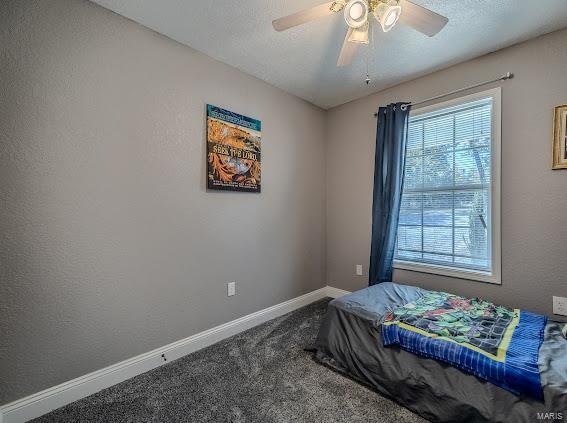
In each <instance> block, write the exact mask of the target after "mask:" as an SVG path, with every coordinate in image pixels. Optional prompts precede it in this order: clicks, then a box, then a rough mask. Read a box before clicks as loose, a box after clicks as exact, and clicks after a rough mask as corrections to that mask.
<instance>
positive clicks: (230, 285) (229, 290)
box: [226, 282, 236, 297]
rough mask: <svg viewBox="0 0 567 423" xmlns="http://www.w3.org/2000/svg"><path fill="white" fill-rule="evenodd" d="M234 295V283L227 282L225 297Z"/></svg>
mask: <svg viewBox="0 0 567 423" xmlns="http://www.w3.org/2000/svg"><path fill="white" fill-rule="evenodd" d="M235 294H236V282H229V283H227V284H226V295H228V296H229V297H232V296H233V295H235Z"/></svg>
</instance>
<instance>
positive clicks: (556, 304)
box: [553, 297, 567, 316]
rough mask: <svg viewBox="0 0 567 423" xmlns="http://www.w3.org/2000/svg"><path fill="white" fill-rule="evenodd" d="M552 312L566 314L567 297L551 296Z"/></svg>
mask: <svg viewBox="0 0 567 423" xmlns="http://www.w3.org/2000/svg"><path fill="white" fill-rule="evenodd" d="M553 314H560V315H561V316H567V298H565V297H553Z"/></svg>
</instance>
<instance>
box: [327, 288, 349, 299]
mask: <svg viewBox="0 0 567 423" xmlns="http://www.w3.org/2000/svg"><path fill="white" fill-rule="evenodd" d="M347 294H350V291H345V290H344V289H339V288H333V287H332V286H327V297H331V298H339V297H342V296H343V295H347Z"/></svg>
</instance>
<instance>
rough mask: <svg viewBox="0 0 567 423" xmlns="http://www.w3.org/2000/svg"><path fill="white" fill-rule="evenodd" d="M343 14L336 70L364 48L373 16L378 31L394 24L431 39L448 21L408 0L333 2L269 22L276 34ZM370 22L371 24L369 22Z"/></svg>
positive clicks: (385, 29) (385, 30)
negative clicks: (362, 46) (335, 14)
mask: <svg viewBox="0 0 567 423" xmlns="http://www.w3.org/2000/svg"><path fill="white" fill-rule="evenodd" d="M341 11H343V13H344V18H345V21H346V24H347V25H348V28H347V33H346V36H345V40H344V42H343V47H342V48H341V52H340V54H339V60H338V61H337V66H345V65H348V64H349V63H350V62H351V61H352V58H353V56H354V54H355V53H356V49H357V47H358V46H359V45H360V44H368V42H369V37H368V32H369V27H370V23H371V21H372V19H370V18H369V15H372V16H374V18H375V19H376V21H377V23H379V24H380V27H381V28H382V31H384V32H388V31H390V30H391V29H392V28H393V27H394V26H395V25H396V24H397V23H398V21H400V22H402V23H403V24H406V25H408V26H410V27H412V28H413V29H415V30H417V31H419V32H421V33H423V34H425V35H427V36H429V37H433V36H434V35H436V34H437V33H438V32H439V31H441V30H442V29H443V27H444V26H445V25H446V24H447V22H448V21H449V19H447V18H446V17H445V16H441V15H439V14H438V13H435V12H433V11H432V10H429V9H426V8H425V7H422V6H419V5H417V4H415V3H412V2H411V1H409V0H348V1H347V0H336V1H330V2H327V3H323V4H320V5H319V6H315V7H312V8H310V9H305V10H302V11H301V12H297V13H294V14H292V15H289V16H285V17H283V18H280V19H276V20H275V21H273V22H272V25H273V26H274V29H275V30H276V31H285V30H286V29H289V28H293V27H294V26H298V25H301V24H304V23H306V22H309V21H313V20H315V19H319V18H324V17H325V16H330V15H332V14H334V13H339V12H341ZM372 22H373V21H372Z"/></svg>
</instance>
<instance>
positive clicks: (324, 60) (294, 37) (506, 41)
mask: <svg viewBox="0 0 567 423" xmlns="http://www.w3.org/2000/svg"><path fill="white" fill-rule="evenodd" d="M93 1H95V2H96V3H98V4H100V5H102V6H104V7H106V8H108V9H110V10H113V11H115V12H117V13H119V14H121V15H123V16H126V17H127V18H130V19H132V20H134V21H136V22H139V23H140V24H142V25H144V26H147V27H149V28H151V29H153V30H155V31H157V32H159V33H162V34H164V35H167V36H168V37H170V38H172V39H174V40H177V41H179V42H181V43H184V44H186V45H188V46H190V47H193V48H194V49H196V50H199V51H201V52H203V53H205V54H207V55H208V56H211V57H213V58H215V59H217V60H219V61H221V62H224V63H227V64H229V65H231V66H234V67H236V68H238V69H240V70H242V71H244V72H246V73H248V74H251V75H254V76H256V77H258V78H260V79H262V80H264V81H266V82H268V83H270V84H272V85H275V86H277V87H280V88H282V89H283V90H285V91H287V92H289V93H292V94H295V95H296V96H298V97H301V98H303V99H305V100H307V101H310V102H312V103H314V104H316V105H318V106H320V107H323V108H330V107H333V106H337V105H339V104H342V103H346V102H347V101H350V100H354V99H356V98H360V97H363V96H365V95H368V94H370V93H373V92H376V91H379V90H382V89H384V88H387V87H390V86H393V85H395V84H398V83H400V82H402V81H406V80H409V79H412V78H415V77H418V76H421V75H424V74H427V73H429V72H432V71H434V70H438V69H441V68H444V67H447V66H449V65H452V64H456V63H459V62H462V61H465V60H468V59H471V58H474V57H478V56H480V55H483V54H486V53H489V52H492V51H495V50H498V49H501V48H503V47H506V46H509V45H512V44H515V43H517V42H520V41H524V40H528V39H530V38H533V37H536V36H538V35H541V34H545V33H548V32H552V31H555V30H558V29H561V28H565V27H567V0H545V1H536V0H414V2H415V3H417V4H420V5H422V6H426V7H428V8H430V9H432V10H434V11H436V12H438V13H441V14H443V15H445V16H447V17H448V18H449V23H448V24H447V26H446V27H445V28H444V29H443V30H442V31H441V32H440V33H439V34H438V35H437V36H435V37H434V38H428V37H426V36H424V35H422V34H420V33H418V32H416V31H414V30H412V29H410V28H407V27H403V26H402V25H397V26H396V27H395V28H394V29H393V30H392V31H390V32H388V33H386V34H385V33H382V32H381V31H378V28H377V26H376V27H375V31H374V34H375V36H374V43H373V45H372V44H371V46H370V47H364V48H360V49H359V51H358V53H357V56H356V57H355V60H354V61H353V63H352V64H351V65H350V66H348V67H343V68H337V67H336V65H335V63H336V61H337V57H338V54H339V51H340V48H341V44H342V40H343V37H344V33H345V31H346V26H345V25H346V24H345V22H344V20H343V17H342V14H336V15H334V16H331V17H328V18H324V19H322V20H319V21H314V22H311V23H308V24H305V25H303V26H300V27H297V28H292V29H290V30H288V31H286V32H281V33H278V32H276V31H274V29H273V28H272V25H271V21H272V20H273V19H275V18H278V17H281V16H284V15H287V14H290V13H293V12H296V11H299V10H301V9H304V8H306V7H311V6H314V5H317V4H320V3H323V2H324V0H286V1H280V0H244V1H234V0H232V1H229V0H214V1H209V0H202V1H194V0H159V1H156V0H93ZM367 62H368V68H369V73H370V77H371V79H372V81H371V83H370V85H368V86H367V85H366V84H365V83H364V78H365V75H366V66H367V65H366V63H367ZM512 71H513V70H512Z"/></svg>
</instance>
